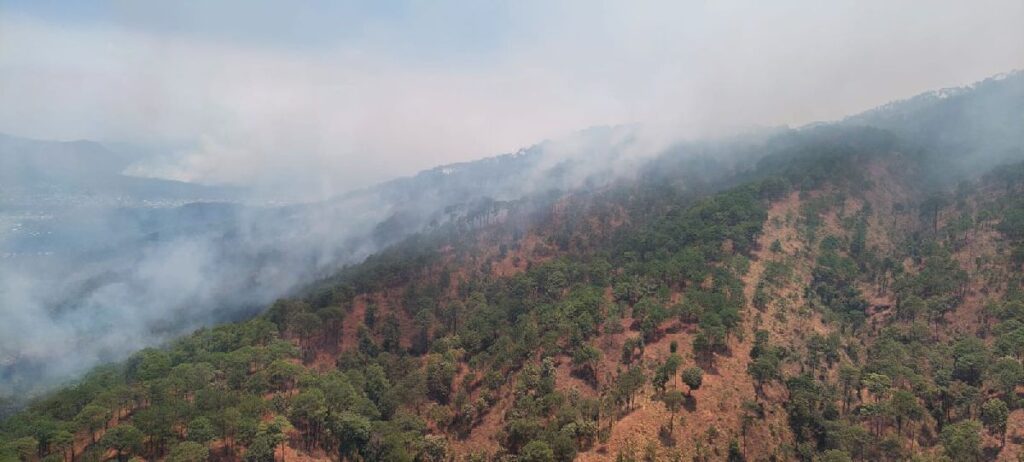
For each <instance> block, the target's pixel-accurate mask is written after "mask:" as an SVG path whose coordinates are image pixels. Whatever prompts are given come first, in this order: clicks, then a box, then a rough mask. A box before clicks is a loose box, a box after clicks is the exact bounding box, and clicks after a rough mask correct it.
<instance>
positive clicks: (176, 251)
mask: <svg viewBox="0 0 1024 462" xmlns="http://www.w3.org/2000/svg"><path fill="white" fill-rule="evenodd" d="M0 1H2V0H0ZM16 3H17V2H12V6H11V7H9V8H6V7H5V6H4V5H0V8H4V10H3V11H2V14H0V131H2V132H5V133H11V134H15V135H18V136H28V137H34V138H39V139H79V138H85V139H97V140H102V141H105V142H108V144H109V145H111V146H113V144H114V143H112V142H125V143H132V145H133V146H147V147H152V148H153V150H154V151H156V152H157V154H153V155H150V154H147V155H144V156H143V155H141V154H139V153H138V151H137V149H135V148H132V149H125V148H123V146H122V148H121V149H119V150H117V152H118V153H122V152H128V153H129V154H128V155H119V156H114V158H116V159H114V160H113V161H111V163H110V164H109V165H108V166H109V167H110V169H109V170H108V171H104V172H100V173H102V175H101V174H97V175H99V176H96V177H90V179H89V180H88V181H80V180H81V178H80V176H81V175H82V174H83V172H86V171H89V173H90V174H92V173H96V172H91V170H90V169H89V168H87V167H89V166H90V165H92V164H94V163H95V161H94V160H93V159H95V157H93V156H94V155H100V154H102V153H101V152H99V151H97V150H95V148H96V145H91V144H88V143H85V144H74V143H70V144H67V143H65V144H62V147H61V148H60V149H69V145H74V146H71V147H72V148H74V149H78V150H79V151H75V152H78V153H79V154H82V155H81V156H79V158H86V159H90V160H89V161H88V162H82V163H80V164H74V165H75V167H74V168H70V169H66V170H67V171H63V172H61V174H60V175H56V176H55V175H54V174H53V172H52V171H49V170H53V169H57V170H59V169H60V166H61V165H67V164H65V162H66V161H67V160H68V159H69V158H74V156H72V157H66V156H65V157H61V158H60V159H62V160H61V161H59V162H51V163H49V164H46V165H34V166H33V168H35V169H36V170H40V169H41V170H47V171H49V173H50V176H47V177H46V178H45V181H44V180H43V179H39V178H42V177H39V178H37V177H33V176H30V175H28V174H26V173H24V172H25V171H29V170H24V171H22V170H18V171H17V173H12V172H15V170H14V169H13V168H11V167H10V165H13V164H6V163H0V167H3V169H2V170H3V171H0V182H2V183H0V228H2V229H0V252H3V254H2V255H0V257H3V259H0V396H3V395H5V394H6V395H9V394H24V393H27V392H30V391H35V390H39V389H43V388H46V387H48V386H50V385H52V384H54V383H56V382H59V381H61V380H66V379H69V378H73V377H75V376H76V375H78V374H80V373H81V372H83V371H84V370H86V369H88V368H89V367H91V366H93V365H95V364H98V363H102V362H105V361H111V360H117V359H120V358H123V357H125V355H127V354H128V353H130V352H132V351H135V350H137V349H138V348H140V347H144V346H148V345H156V344H160V343H161V342H164V341H166V340H168V339H171V338H174V337H176V336H179V335H181V334H182V333H185V332H188V331H190V330H192V329H195V328H197V327H200V326H207V325H211V324H213V323H216V322H221V321H225V320H232V319H239V318H243V317H245V316H249V315H252V314H253V313H256V312H258V311H259V310H260V309H262V308H263V307H265V306H266V304H267V303H269V302H271V301H272V300H273V299H274V298H275V297H279V296H281V295H283V294H287V293H289V292H290V291H293V290H295V289H296V288H298V287H301V286H302V285H304V284H306V283H309V282H310V281H313V280H315V279H316V278H319V277H322V276H325V275H328V274H330V273H331V272H333V271H335V270H336V269H338V268H339V267H341V266H343V265H345V264H350V263H354V262H358V261H360V260H362V259H363V258H365V257H366V256H367V255H369V254H371V253H373V252H375V251H377V250H378V249H380V248H381V247H382V246H386V245H388V244H390V243H393V242H395V241H397V240H400V239H402V238H403V237H405V236H408V235H410V234H411V233H415V232H418V231H421V230H423V229H425V228H427V227H429V226H432V225H433V224H436V223H438V222H441V223H443V222H444V221H445V220H452V219H455V218H456V217H453V216H451V212H450V211H451V210H453V209H451V208H450V206H452V205H462V206H465V207H462V208H458V207H457V208H456V209H454V210H466V209H467V207H471V205H472V204H474V203H476V202H477V201H484V200H489V199H497V200H514V199H518V198H521V197H524V196H529V195H532V194H538V193H543V192H546V191H550V190H555V191H569V190H574V189H577V188H580V187H593V186H600V185H602V184H606V183H608V182H610V181H613V180H614V179H615V178H621V177H628V176H630V175H632V174H634V173H635V172H637V171H638V169H640V168H642V166H643V165H644V163H645V162H647V161H648V160H649V159H651V158H652V157H653V156H656V155H658V154H661V153H664V152H666V150H667V149H669V148H672V149H677V148H675V147H674V146H676V144H677V142H678V141H679V140H680V139H694V138H697V137H699V136H700V137H703V136H708V135H721V134H725V133H731V132H734V131H735V130H736V127H752V126H753V127H756V126H785V125H799V124H803V123H808V122H812V121H815V120H829V119H836V118H839V117H841V116H844V115H846V114H850V113H854V112H857V111H860V110H864V109H867V108H869V107H872V106H874V105H877V104H881V103H884V102H886V101H889V100H892V99H894V98H897V97H903V96H906V95H909V94H915V93H918V92H920V91H924V90H927V89H931V88H938V87H943V86H949V85H954V84H960V83H963V82H969V81H972V80H976V79H979V78H982V77H984V76H987V75H992V74H995V73H997V72H1001V71H1005V70H1007V69H1012V68H1018V67H1021V66H1022V65H1024V61H1021V59H1022V58H1021V57H1022V56H1024V40H1022V38H1024V37H1022V36H1021V31H1022V30H1024V27H1020V26H1021V24H1020V18H1021V17H1022V15H1024V4H1021V3H1020V2H1015V1H991V2H983V3H985V4H984V5H977V4H970V5H968V4H961V3H959V2H927V3H921V4H913V5H912V4H907V3H900V4H899V5H891V4H890V3H891V2H886V3H879V4H865V3H864V2H852V1H851V2H840V3H837V4H830V6H828V7H824V6H822V5H819V4H818V2H799V1H794V2H782V3H777V2H773V3H771V4H765V5H763V6H751V5H747V6H741V5H737V4H734V3H731V2H695V3H687V2H682V3H680V2H671V3H670V4H665V5H652V6H653V8H649V9H645V8H637V6H636V5H633V4H630V3H621V4H616V3H614V2H596V3H595V2H573V1H570V2H565V3H559V4H551V3H550V2H531V1H526V2H515V3H513V4H510V5H508V6H493V5H492V4H490V3H487V5H491V6H471V5H470V4H467V3H466V2H458V3H447V2H431V3H429V4H420V3H417V2H413V3H412V4H406V5H403V6H398V7H395V9H396V10H397V11H390V10H389V9H388V8H384V10H386V11H380V10H377V9H375V8H363V7H358V6H352V5H350V4H347V3H344V2H342V3H335V2H330V4H325V5H321V7H322V11H319V12H318V14H314V15H308V14H298V13H296V14H294V15H283V14H280V13H281V11H285V10H288V11H291V10H293V8H291V7H290V6H283V7H282V6H281V5H277V6H276V7H274V6H273V5H270V6H268V5H269V4H264V3H258V4H253V3H252V2H241V3H240V4H237V3H232V2H230V1H229V2H216V3H211V2H196V3H189V2H183V3H182V2H174V3H168V4H166V5H165V4H146V5H145V7H144V8H138V7H135V6H133V5H130V4H125V3H121V2H114V3H112V4H104V6H95V7H88V6H86V7H83V8H81V9H76V10H74V11H72V12H65V11H64V10H63V9H60V11H54V10H53V9H51V8H49V7H48V6H47V5H48V2H31V3H26V4H16ZM481 5H483V4H481ZM168 9H170V10H168ZM453 18H454V20H453ZM455 24H457V25H458V26H457V27H456V26H455ZM282 31H287V32H289V33H280V32H282ZM865 31H870V32H871V33H870V34H866V33H865ZM911 57H912V58H911ZM808 63H810V64H808ZM1015 78H1016V80H1017V81H1018V82H1019V81H1020V80H1021V79H1020V78H1019V75H1018V76H1016V77H1015ZM1018 88H1019V87H1018ZM1005 96H1006V95H1005V94H1002V95H996V96H994V97H993V101H994V102H998V101H1000V100H1002V101H1006V98H1005ZM1000 98H1002V99H1000ZM904 108H905V107H904ZM1004 113H1005V111H1004ZM885 114H886V113H882V114H880V115H879V114H875V115H871V116H865V118H861V119H856V120H852V121H850V123H853V124H869V125H870V124H875V125H879V126H883V128H889V129H893V130H902V131H904V132H908V133H909V132H914V130H917V129H918V128H920V127H904V126H901V125H900V123H901V122H900V121H901V120H913V117H910V116H907V115H906V114H902V115H901V114H896V115H895V116H893V117H889V118H888V119H886V118H885ZM977 114H991V112H988V109H984V108H982V109H979V112H977ZM1011 114H1016V113H1013V112H1011ZM972 117H980V116H977V115H975V116H972ZM949 120H955V119H949ZM970 120H976V119H973V118H971V119H970ZM1018 120H1019V119H1018ZM955 125H956V126H961V125H962V124H955ZM588 126H614V127H620V128H613V129H594V130H588V131H584V132H581V133H578V134H576V135H574V136H569V137H567V138H564V139H563V138H562V137H561V136H559V135H560V134H564V133H570V132H572V131H573V130H577V129H579V128H581V127H588ZM985 126H986V127H988V126H990V125H985ZM637 127H644V128H643V129H640V128H637ZM929 130H931V131H929ZM997 131H998V133H996V134H995V135H993V134H992V133H988V132H979V133H977V134H976V135H977V136H974V135H972V137H971V138H970V139H964V140H953V142H950V143H946V144H944V145H941V146H938V145H936V146H928V147H930V148H935V149H945V148H948V147H949V146H952V145H955V144H956V143H959V142H963V143H964V144H965V145H971V146H974V147H977V146H978V145H979V143H978V141H977V140H976V139H974V138H981V137H988V138H992V137H993V136H995V137H999V136H1003V137H1013V136H1016V137H1017V138H1014V139H1012V140H1011V141H1012V142H1010V143H1004V144H1003V145H999V146H996V145H992V146H993V148H998V149H1000V150H1001V151H1000V152H1010V151H1011V150H1012V149H1015V148H1016V149H1018V151H1015V152H1018V153H1019V146H1020V145H1021V143H1020V142H1019V141H1018V140H1019V136H1020V131H1019V127H1017V126H1015V125H1013V122H1012V121H1011V122H1006V123H1004V124H1003V125H1002V126H1001V128H999V130H997ZM949 132H950V130H945V129H943V130H938V129H936V127H930V128H928V129H927V130H924V129H922V130H917V132H916V133H917V135H918V137H919V138H920V139H921V140H925V139H935V137H931V136H929V135H930V134H937V133H949ZM1014 134H1016V135H1014ZM550 138H557V139H559V141H552V142H546V143H542V144H539V145H536V146H534V147H531V148H527V149H523V150H520V151H515V152H514V153H513V154H510V155H507V156H502V157H499V158H493V159H488V160H484V161H480V162H472V163H470V162H464V163H457V162H460V161H466V160H468V159H473V158H476V157H479V156H480V155H481V154H486V153H493V152H508V151H514V150H515V149H516V148H517V147H518V146H524V145H529V144H530V143H532V142H535V140H540V139H550ZM755 138H757V137H755ZM0 141H3V140H0ZM26 143H27V144H26ZM972 143H973V144H972ZM29 144H31V143H28V142H17V143H13V144H11V143H8V144H3V143H0V147H4V146H7V147H8V148H10V147H11V146H15V148H10V149H6V150H2V151H0V161H6V160H5V159H7V157H8V156H13V155H15V154H17V153H18V152H22V150H23V149H27V148H25V146H28V145H29ZM87 148H88V149H87ZM954 148H955V146H954ZM55 149H56V148H55ZM956 149H959V148H956ZM712 151H714V149H712ZM719 151H721V152H728V151H729V149H725V148H722V149H719ZM86 152H87V153H88V154H85V153H86ZM673 152H676V151H673ZM676 153H677V154H678V152H676ZM72 154H74V153H72ZM986 155H988V154H986ZM1011 157H1012V156H1011ZM965 159H967V157H965ZM453 162H456V163H453ZM439 164H448V165H446V166H445V167H438V168H434V169H431V170H426V171H424V172H422V173H420V174H419V175H416V176H413V177H409V178H404V179H399V180H394V181H389V182H386V183H382V184H380V185H379V186H370V185H373V184H375V183H377V182H379V181H382V180H385V179H388V178H395V177H398V176H401V175H410V174H412V173H414V172H416V171H418V170H422V169H427V168H430V167H431V166H434V165H439ZM19 165H20V164H19ZM26 165H27V164H26ZM104 165H107V164H104ZM19 168H20V167H19ZM33 171H35V170H33ZM124 174H127V175H124ZM104 175H106V176H104ZM129 175H130V177H129ZM141 177H146V178H148V179H142V178H141ZM158 179H164V180H180V181H184V182H188V183H190V184H183V183H173V182H168V181H160V180H158ZM196 184H204V185H217V186H218V187H225V188H227V187H237V188H240V189H241V190H244V192H239V191H233V192H232V191H227V190H217V189H215V188H206V189H202V188H200V189H193V188H199V186H197V185H196ZM360 188H362V189H360ZM228 189H230V188H228ZM67 198H72V199H67ZM268 201H276V202H277V203H282V202H285V203H290V204H292V205H287V206H281V205H274V206H270V205H267V203H268ZM185 204H188V205H185ZM467 204H468V205H467Z"/></svg>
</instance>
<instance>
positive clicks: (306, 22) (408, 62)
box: [0, 0, 1024, 198]
mask: <svg viewBox="0 0 1024 462" xmlns="http://www.w3.org/2000/svg"><path fill="white" fill-rule="evenodd" d="M371 3H372V4H376V3H375V2H371ZM46 5H47V2H29V3H28V4H27V5H21V4H19V3H18V2H12V6H11V7H9V8H7V9H6V10H5V11H4V14H2V15H0V50H2V51H0V69H2V70H3V72H0V89H2V90H0V132H7V133H11V134H16V135H21V136H30V137H34V138H40V139H77V138H86V139H98V140H101V141H133V142H136V143H141V144H147V145H156V146H161V147H163V148H165V149H166V151H167V153H168V154H167V155H166V156H165V157H163V158H160V159H156V160H151V161H147V162H145V163H142V164H140V165H137V166H135V167H134V169H133V171H132V172H133V173H135V174H143V175H151V176H160V177H169V178H174V179H180V180H188V181H200V182H213V183H232V184H241V185H247V186H254V185H255V186H260V187H262V189H263V190H264V191H266V192H267V193H268V194H273V195H277V196H280V195H282V194H284V193H286V192H287V193H294V194H295V195H299V196H301V197H304V198H323V197H329V196H330V195H333V194H338V193H341V192H344V191H348V190H351V189H353V188H356V187H362V186H368V185H369V184H372V183H374V182H377V181H380V180H383V179H387V178H391V177H394V176H396V175H409V174H413V173H415V172H416V171H419V170H422V169H426V168H430V167H432V166H435V165H439V164H444V163H450V162H456V161H463V160H468V159H472V158H478V157H481V156H483V155H488V154H493V153H499V152H510V151H513V150H515V149H517V148H519V147H521V146H526V145H530V144H532V143H535V142H537V141H538V140H542V139H547V138H552V137H556V136H561V135H563V134H565V133H568V132H571V131H575V130H578V129H581V128H585V127H588V126H595V125H623V124H633V123H642V124H644V125H647V126H657V127H660V128H661V129H662V131H664V132H665V133H666V134H668V135H671V136H693V135H696V134H705V133H708V132H723V131H729V130H731V129H733V128H734V127H746V126H751V125H767V126H775V125H782V124H790V125H794V124H797V125H798V124H802V123H807V122H812V121H817V120H829V119H835V118H838V117H842V116H844V115H847V114H851V113H855V112H859V111H861V110H865V109H867V108H870V107H874V106H876V105H878V104H882V103H884V102H886V101H889V100H892V99H894V98H899V97H905V96H906V95H912V94H916V93H920V92H922V91H926V90H930V89H934V88H942V87H946V86H952V85H959V84H963V83H966V82H971V81H976V80H979V79H981V78H984V77H986V76H989V75H993V74H995V73H998V72H1004V71H1007V70H1009V69H1014V68H1019V67H1024V58H1022V56H1024V32H1021V31H1022V29H1024V27H1021V22H1022V19H1021V18H1022V17H1024V4H1021V3H1020V2H1018V1H1013V0H992V1H983V2H980V3H979V2H970V3H968V2H954V1H930V2H861V1H848V2H847V1H843V2H829V3H827V4H823V3H821V2H811V1H784V2H770V3H767V2H750V3H740V2H728V1H727V2H664V3H659V2H655V3H645V4H644V5H636V4H635V3H633V2H608V1H599V2H589V1H587V2H576V1H568V2H533V1H526V2H510V3H508V4H501V3H490V2H487V4H486V5H477V6H473V5H472V4H467V3H466V2H427V3H417V2H410V3H402V2H399V3H398V4H389V5H387V6H376V7H371V6H366V5H359V4H358V3H345V2H327V3H325V4H323V5H319V7H318V8H313V9H311V10H310V11H308V12H302V11H293V10H296V8H293V7H291V6H289V5H284V4H276V5H275V4H274V3H273V2H255V4H254V3H253V2H174V3H170V4H166V5H152V4H149V5H144V6H132V5H131V4H126V3H122V2H114V3H110V4H103V3H100V4H99V5H97V6H95V7H91V8H90V7H87V6H86V7H80V8H79V9H76V10H70V12H69V11H68V9H66V8H60V7H57V6H55V7H52V8H47V7H46Z"/></svg>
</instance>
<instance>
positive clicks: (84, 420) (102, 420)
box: [75, 403, 110, 444]
mask: <svg viewBox="0 0 1024 462" xmlns="http://www.w3.org/2000/svg"><path fill="white" fill-rule="evenodd" d="M108 420H110V409H107V408H105V407H103V406H99V405H97V404H91V403H90V404H86V405H85V407H83V408H82V410H81V411H79V412H78V415H76V416H75V426H77V427H78V428H80V429H82V430H86V431H88V432H89V439H90V441H92V443H93V444H95V443H96V432H98V431H99V430H100V429H101V428H103V427H105V426H106V425H107V421H108Z"/></svg>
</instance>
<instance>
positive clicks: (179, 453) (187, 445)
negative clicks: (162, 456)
mask: <svg viewBox="0 0 1024 462" xmlns="http://www.w3.org/2000/svg"><path fill="white" fill-rule="evenodd" d="M209 458H210V450H209V449H208V448H207V447H206V446H205V445H202V444H199V443H196V442H193V441H185V442H182V443H178V444H176V445H174V447H173V448H171V452H170V454H168V455H167V462H206V461H207V460H208V459H209Z"/></svg>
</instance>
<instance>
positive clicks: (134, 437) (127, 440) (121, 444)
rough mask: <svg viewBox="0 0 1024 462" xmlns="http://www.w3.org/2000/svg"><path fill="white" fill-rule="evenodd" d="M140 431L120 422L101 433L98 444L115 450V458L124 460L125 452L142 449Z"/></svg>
mask: <svg viewBox="0 0 1024 462" xmlns="http://www.w3.org/2000/svg"><path fill="white" fill-rule="evenodd" d="M142 439H143V435H142V432H141V431H139V429H138V428H135V426H134V425H132V424H121V425H118V426H116V427H114V428H111V429H110V430H107V432H106V433H104V434H103V439H102V440H100V444H102V445H103V446H104V447H107V448H112V449H114V450H115V451H117V460H119V461H122V462H124V461H125V460H126V456H127V454H126V453H131V452H138V451H139V450H140V449H142Z"/></svg>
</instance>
